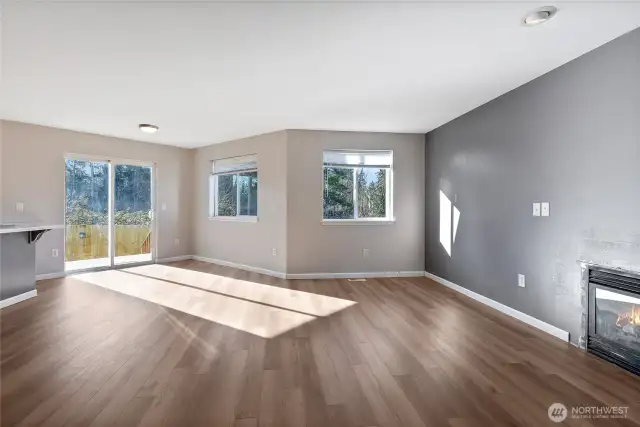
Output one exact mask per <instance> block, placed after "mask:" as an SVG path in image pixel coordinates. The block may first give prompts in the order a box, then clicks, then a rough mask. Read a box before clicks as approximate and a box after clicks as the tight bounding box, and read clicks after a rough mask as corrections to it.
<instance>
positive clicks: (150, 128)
mask: <svg viewBox="0 0 640 427" xmlns="http://www.w3.org/2000/svg"><path fill="white" fill-rule="evenodd" d="M138 127H139V128H140V130H141V131H142V132H144V133H156V132H158V129H160V128H159V127H158V126H156V125H149V124H141V125H138Z"/></svg>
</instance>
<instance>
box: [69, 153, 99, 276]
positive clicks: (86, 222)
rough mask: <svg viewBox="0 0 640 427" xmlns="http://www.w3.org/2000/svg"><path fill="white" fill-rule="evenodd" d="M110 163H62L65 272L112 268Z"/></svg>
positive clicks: (79, 161)
mask: <svg viewBox="0 0 640 427" xmlns="http://www.w3.org/2000/svg"><path fill="white" fill-rule="evenodd" d="M109 177H110V172H109V163H108V162H100V161H88V160H75V159H66V160H65V224H66V228H65V251H64V260H65V270H84V269H87V268H95V267H106V266H109V265H110V264H111V261H110V254H109V249H110V244H109V187H110V185H109V182H110V179H109Z"/></svg>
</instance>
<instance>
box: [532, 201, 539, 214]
mask: <svg viewBox="0 0 640 427" xmlns="http://www.w3.org/2000/svg"><path fill="white" fill-rule="evenodd" d="M533 216H540V203H534V204H533Z"/></svg>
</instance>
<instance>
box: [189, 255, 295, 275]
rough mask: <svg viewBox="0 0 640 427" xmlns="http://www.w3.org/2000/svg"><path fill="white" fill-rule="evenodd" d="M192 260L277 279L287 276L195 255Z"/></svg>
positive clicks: (264, 269) (277, 272)
mask: <svg viewBox="0 0 640 427" xmlns="http://www.w3.org/2000/svg"><path fill="white" fill-rule="evenodd" d="M193 259H194V260H196V261H202V262H208V263H210V264H218V265H224V266H226V267H233V268H237V269H240V270H245V271H251V272H254V273H260V274H266V275H267V276H273V277H279V278H281V279H286V278H287V275H286V274H285V273H282V272H280V271H272V270H267V269H266V268H259V267H252V266H250V265H244V264H238V263H235V262H231V261H223V260H220V259H213V258H206V257H201V256H197V255H194V256H193Z"/></svg>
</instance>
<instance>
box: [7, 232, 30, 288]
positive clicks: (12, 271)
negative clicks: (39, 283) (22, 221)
mask: <svg viewBox="0 0 640 427" xmlns="http://www.w3.org/2000/svg"><path fill="white" fill-rule="evenodd" d="M28 235H29V233H27V232H24V233H9V234H0V251H1V252H2V256H0V300H5V299H7V298H12V297H15V296H18V295H20V294H24V293H26V292H29V291H33V290H34V289H35V288H36V249H35V248H36V246H35V244H29V243H28Z"/></svg>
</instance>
